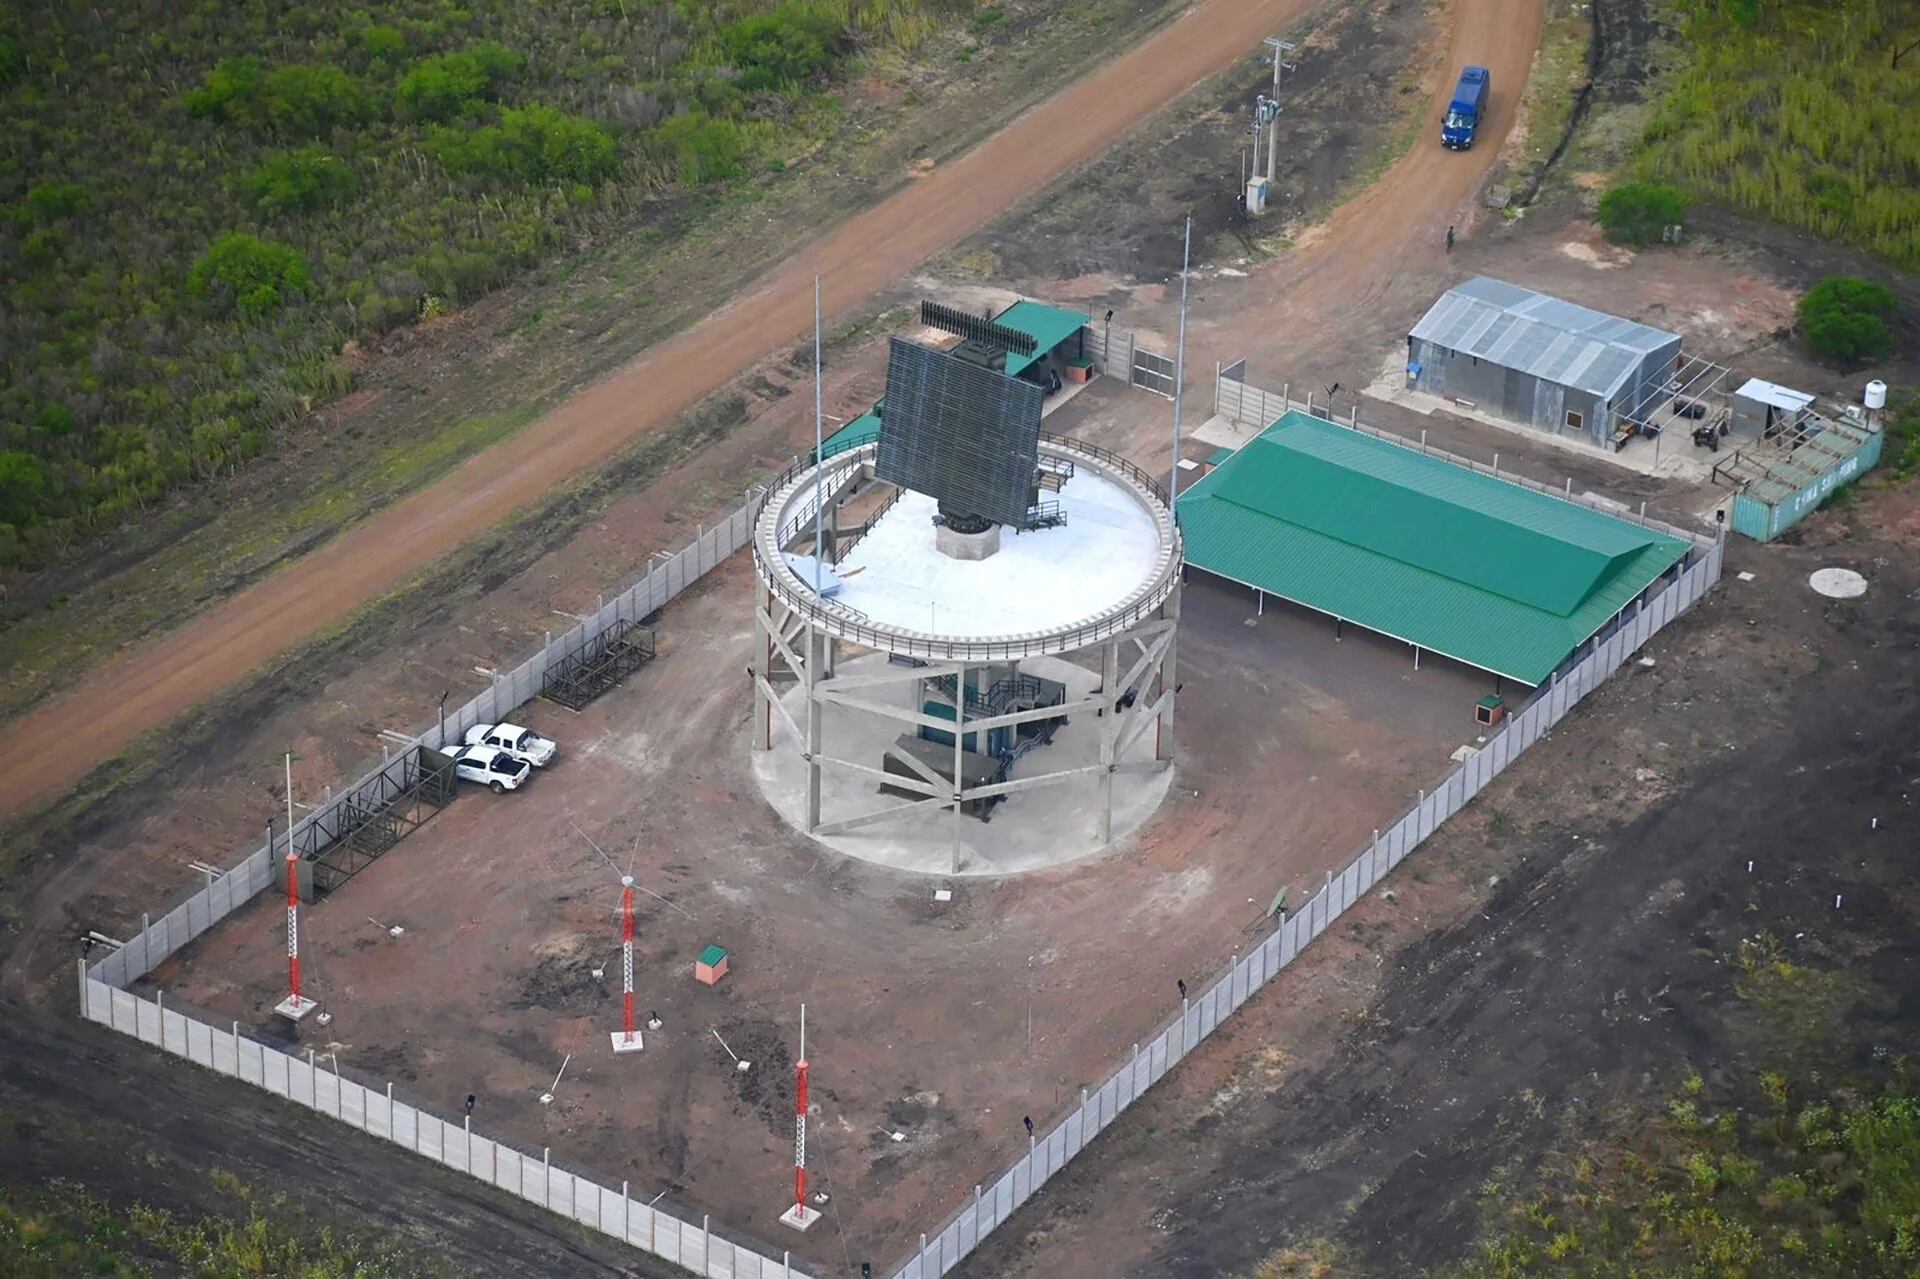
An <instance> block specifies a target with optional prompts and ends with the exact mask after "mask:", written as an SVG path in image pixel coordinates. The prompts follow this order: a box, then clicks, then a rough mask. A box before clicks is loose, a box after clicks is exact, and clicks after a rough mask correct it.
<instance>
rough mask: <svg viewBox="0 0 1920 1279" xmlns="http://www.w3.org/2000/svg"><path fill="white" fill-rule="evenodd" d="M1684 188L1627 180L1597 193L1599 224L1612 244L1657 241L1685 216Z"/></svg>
mask: <svg viewBox="0 0 1920 1279" xmlns="http://www.w3.org/2000/svg"><path fill="white" fill-rule="evenodd" d="M1690 203H1691V201H1690V200H1689V199H1688V198H1687V195H1686V193H1685V192H1683V191H1680V190H1678V189H1676V188H1674V187H1670V186H1662V185H1661V184H1660V183H1657V182H1629V183H1627V184H1625V185H1624V186H1617V187H1615V188H1614V189H1613V190H1611V191H1609V192H1607V193H1606V194H1605V195H1603V196H1601V197H1600V210H1599V217H1600V225H1601V226H1603V227H1605V228H1606V231H1607V238H1608V239H1609V240H1612V241H1613V242H1614V243H1615V244H1657V243H1659V242H1660V237H1661V234H1662V233H1663V232H1664V231H1665V230H1666V228H1668V227H1670V226H1679V225H1680V224H1681V223H1682V222H1684V221H1685V220H1686V216H1687V206H1688V204H1690Z"/></svg>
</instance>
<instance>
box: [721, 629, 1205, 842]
mask: <svg viewBox="0 0 1920 1279" xmlns="http://www.w3.org/2000/svg"><path fill="white" fill-rule="evenodd" d="M885 669H886V658H885V657H882V656H880V655H878V654H869V655H867V656H864V657H859V658H855V659H854V660H852V661H847V662H842V663H841V664H840V666H839V671H840V673H841V674H843V675H853V674H865V673H872V672H879V671H883V670H885ZM1020 669H1021V670H1022V671H1023V672H1025V673H1027V674H1030V675H1038V676H1041V677H1042V678H1045V679H1051V680H1058V681H1060V682H1061V683H1063V684H1065V685H1066V686H1067V700H1068V701H1069V702H1071V701H1074V700H1076V699H1078V698H1083V697H1085V696H1086V695H1087V694H1088V693H1090V692H1092V690H1093V689H1094V688H1095V687H1096V686H1097V685H1098V684H1099V683H1100V677H1099V675H1097V674H1096V673H1095V672H1093V671H1089V670H1086V669H1085V668H1083V667H1080V666H1076V665H1074V664H1073V663H1072V662H1068V661H1064V660H1062V659H1060V658H1054V657H1035V658H1028V659H1026V660H1025V661H1023V662H1021V663H1020ZM901 674H903V675H904V674H906V672H905V671H902V672H901ZM915 687H916V685H915V684H914V683H912V682H911V681H910V680H902V681H901V682H900V683H898V684H887V685H880V686H877V687H874V688H870V689H866V690H864V691H863V693H862V696H863V697H865V698H867V699H868V700H871V701H876V702H878V701H882V700H885V701H887V702H888V703H889V704H895V705H899V706H902V707H910V706H911V704H912V698H913V690H914V688H915ZM783 704H784V705H785V706H786V708H787V713H788V714H789V715H791V716H792V717H793V720H794V722H795V723H797V724H801V725H803V726H804V725H805V723H806V713H807V706H806V698H805V697H804V695H803V694H802V693H801V691H800V689H799V688H798V687H795V688H793V689H790V690H789V691H788V692H787V694H786V695H785V697H784V698H783ZM823 710H824V712H825V715H826V720H825V722H824V723H823V725H822V728H821V741H822V744H823V748H824V750H825V753H827V754H829V755H832V756H834V757H836V758H839V759H848V760H852V761H854V762H855V763H861V764H866V765H867V766H868V767H871V768H879V767H880V766H881V763H880V761H881V757H882V755H883V754H884V752H885V751H886V749H887V747H889V746H891V745H892V744H893V740H894V739H895V738H896V737H898V736H899V735H900V734H901V733H902V732H903V731H911V730H910V728H909V726H908V725H905V724H902V723H900V722H899V721H898V720H892V719H884V718H882V717H880V716H878V715H869V714H864V713H862V712H860V711H857V710H853V709H850V708H848V707H845V706H836V705H827V706H825V707H824V708H823ZM1099 726H1100V720H1099V719H1098V718H1097V717H1096V716H1094V715H1093V714H1091V713H1090V712H1083V713H1081V714H1077V715H1074V716H1072V717H1070V718H1069V720H1068V722H1067V723H1066V725H1065V726H1063V727H1062V728H1061V729H1060V730H1059V731H1058V732H1057V733H1055V734H1054V738H1053V744H1052V745H1050V746H1042V747H1039V748H1037V749H1035V750H1034V751H1032V752H1031V753H1029V754H1028V755H1026V756H1025V757H1024V758H1023V759H1021V760H1020V762H1019V763H1018V764H1016V765H1015V766H1014V770H1013V780H1015V781H1018V780H1020V779H1022V778H1028V777H1037V776H1040V775H1041V774H1044V773H1053V772H1061V771H1064V770H1067V769H1072V768H1081V767H1085V766H1086V765H1089V764H1093V763H1096V762H1097V761H1098V760H1099V758H1100V728H1099ZM1153 754H1154V730H1153V729H1152V728H1146V729H1144V730H1142V731H1141V733H1140V735H1139V737H1137V738H1136V739H1135V740H1134V742H1133V743H1132V745H1131V747H1130V748H1129V749H1128V750H1127V751H1126V752H1125V754H1124V755H1123V756H1122V758H1121V760H1120V761H1119V762H1121V763H1128V762H1145V761H1149V760H1151V759H1152V758H1153ZM752 763H753V774H754V778H755V780H757V781H758V782H759V783H760V789H761V791H762V793H764V794H765V795H766V798H767V802H768V803H769V804H771V805H772V806H773V807H774V809H775V811H777V812H778V813H779V814H780V816H781V817H782V818H783V819H785V821H786V822H787V824H788V825H790V826H792V827H793V828H794V829H795V830H801V829H802V828H803V826H804V824H805V821H806V789H807V764H806V761H805V760H804V759H802V758H801V753H800V744H799V743H798V742H796V741H795V740H794V737H793V734H792V733H791V732H790V731H789V730H788V728H787V725H786V721H785V719H784V718H783V717H781V716H779V715H775V716H774V717H773V749H772V750H770V751H759V752H754V753H753V760H752ZM1172 784H1173V770H1172V769H1171V768H1166V769H1161V770H1159V771H1157V772H1151V773H1117V774H1115V775H1114V779H1113V826H1112V830H1113V840H1114V841H1116V842H1117V841H1119V840H1121V839H1124V838H1126V837H1127V836H1128V835H1130V834H1132V833H1133V832H1134V831H1135V830H1137V829H1139V828H1140V826H1141V825H1143V824H1144V823H1145V822H1146V820H1147V818H1149V817H1151V816H1152V815H1153V812H1154V810H1155V809H1156V808H1158V807H1159V806H1160V801H1161V800H1163V799H1165V798H1166V795H1167V790H1168V788H1169V787H1171V786H1172ZM820 792H821V793H820V815H821V820H822V821H823V822H835V821H843V820H845V819H847V818H849V817H859V816H864V815H865V814H867V813H875V812H879V811H880V810H881V809H883V808H890V807H893V806H895V805H897V804H899V803H901V802H902V801H901V800H899V799H897V798H895V797H892V796H887V795H882V794H880V790H879V783H878V782H877V781H876V780H875V779H874V778H872V777H869V776H866V775H864V774H860V773H854V772H852V771H850V770H848V769H842V768H835V767H833V766H832V765H827V766H826V767H824V768H823V769H822V770H821V777H820ZM1100 794H1101V787H1100V780H1099V777H1098V776H1097V775H1096V774H1086V775H1083V776H1079V777H1074V778H1070V779H1068V780H1066V781H1062V782H1059V783H1056V784H1053V785H1050V786H1041V787H1036V788H1034V789H1033V790H1030V791H1017V792H1015V793H1014V794H1012V795H1009V796H1008V797H1007V799H1006V801H1005V802H1004V803H1001V804H998V805H995V806H994V809H993V813H992V818H991V820H989V821H985V822H982V821H980V820H978V819H977V818H973V817H962V818H960V827H959V847H958V850H957V852H956V849H955V846H954V817H953V808H952V806H951V805H943V806H940V807H933V806H931V805H929V806H928V807H927V808H925V809H921V810H913V811H909V812H905V813H902V814H901V815H900V816H899V817H898V818H895V819H892V820H890V821H885V822H879V823H876V824H874V825H872V826H863V827H860V828H859V829H857V830H851V831H847V832H844V833H842V834H834V835H824V836H816V837H815V838H817V839H818V840H819V842H820V843H822V844H825V845H826V846H827V847H828V848H831V849H833V850H834V851H835V852H839V853H844V854H846V855H847V856H849V857H857V858H859V859H860V860H861V861H866V862H873V863H876V864H878V865H881V866H890V867H892V868H894V869H895V870H906V871H914V872H916V873H919V874H923V875H942V876H946V875H969V876H978V875H1017V874H1021V873H1023V872H1027V871H1034V870H1042V869H1046V868H1049V867H1053V866H1063V865H1066V864H1067V863H1069V862H1075V861H1079V860H1080V859H1082V858H1084V857H1090V856H1092V855H1093V854H1095V853H1097V852H1099V851H1100V850H1101V849H1102V848H1104V847H1106V846H1107V845H1106V844H1104V843H1102V842H1101V841H1100V840H1099V838H1098V836H1097V833H1096V832H1097V831H1098V818H1099V813H1100V802H1101V800H1100ZM956 863H957V864H956Z"/></svg>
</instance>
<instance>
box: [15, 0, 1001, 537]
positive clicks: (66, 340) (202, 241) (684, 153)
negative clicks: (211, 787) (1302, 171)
mask: <svg viewBox="0 0 1920 1279" xmlns="http://www.w3.org/2000/svg"><path fill="white" fill-rule="evenodd" d="M930 3H934V4H937V5H938V8H937V10H936V9H930V8H923V7H922V3H921V0H805V2H804V3H800V2H796V0H784V2H778V3H776V0H736V2H735V3H731V4H728V5H724V6H719V5H705V4H691V3H678V4H671V5H667V4H649V3H638V2H634V3H627V2H626V0H555V2H554V3H547V4H539V5H527V4H510V3H507V2H506V0H473V3H470V4H465V5H456V4H453V3H450V2H449V0H374V2H373V3H348V2H347V0H320V2H318V3H305V4H296V3H293V0H269V2H268V3H264V4H259V5H250V6H244V7H243V8H241V9H239V10H235V9H234V8H233V7H232V6H229V5H226V4H222V3H218V0H188V2H187V3H181V4H168V5H162V6H158V7H154V6H142V5H132V4H125V3H107V4H98V5H51V6H8V7H6V8H4V9H0V55H4V56H0V127H4V128H5V130H6V133H7V136H8V138H9V142H10V144H11V145H9V146H8V147H7V148H5V150H4V152H0V277H3V278H4V280H5V286H4V287H5V289H6V293H5V301H4V305H0V570H5V569H18V568H33V567H35V566H38V565H42V564H45V563H47V562H49V561H50V560H51V559H53V558H55V557H57V556H59V555H61V554H62V553H64V552H66V551H68V550H70V549H72V548H73V547H75V546H76V545H85V544H87V543H88V542H89V541H90V539H93V538H96V537H98V536H99V535H100V534H101V533H102V532H103V531H106V530H109V529H112V528H115V527H116V526H118V525H120V524H121V523H122V522H124V521H126V520H129V519H135V518H138V517H140V516H143V515H146V514H148V513H150V512H151V511H152V510H154V509H155V507H156V505H157V504H158V503H160V502H161V501H163V500H164V499H165V498H166V497H167V496H168V495H169V494H170V493H172V492H174V491H175V490H177V489H180V488H182V487H187V486H193V485H203V486H204V485H210V484H214V483H216V482H218V481H221V480H223V479H224V478H226V477H228V476H231V475H232V474H233V473H234V472H235V471H237V470H238V469H240V468H242V467H244V466H245V465H246V464H247V463H248V461H249V460H250V459H252V458H254V457H257V456H258V455H260V454H262V453H264V452H266V451H268V450H269V449H271V448H272V447H274V445H275V443H276V440H277V437H278V436H279V435H280V434H281V433H282V432H284V431H286V430H288V429H290V428H291V427H293V426H294V425H295V424H296V423H298V424H301V425H302V426H303V427H304V426H305V425H306V424H308V423H310V421H311V419H310V418H308V417H307V412H308V410H309V409H310V408H311V407H312V406H313V405H315V404H317V403H322V402H325V401H326V400H328V399H330V398H333V397H335V396H338V395H340V394H341V393H343V392H344V391H346V390H347V389H348V388H349V387H350V385H351V381H352V375H351V373H350V372H349V370H348V369H347V368H346V367H344V366H343V365H342V363H341V362H340V361H339V360H338V359H337V356H338V353H339V352H340V350H341V348H342V347H343V345H344V344H345V343H346V342H347V341H349V340H352V339H362V340H367V339H371V338H374V337H377V336H379V335H381V334H383V333H386V332H388V331H390V330H392V329H394V328H396V327H400V326H404V325H408V324H411V323H413V322H414V321H415V320H417V319H419V318H420V317H421V316H422V315H423V314H427V315H431V314H438V313H444V312H445V311H446V310H448V309H450V308H458V307H462V306H465V305H467V304H469V303H471V302H472V301H474V300H475V299H477V298H479V297H481V296H482V295H484V294H486V293H488V292H490V291H491V290H493V289H496V288H498V287H499V286H500V285H502V284H504V283H507V282H509V281H512V280H516V279H518V278H520V277H521V276H522V275H523V273H524V272H525V271H526V270H527V269H528V268H529V267H532V266H535V265H537V264H541V263H544V262H548V261H551V260H554V259H555V258H556V257H560V256H564V255H566V254H567V253H568V252H570V251H572V250H574V249H575V248H577V247H578V246H579V245H580V244H581V243H583V242H585V241H586V240H588V239H589V238H591V237H594V236H600V235H605V234H606V233H608V232H609V231H611V230H614V229H616V228H619V229H628V228H631V227H632V226H633V224H634V223H636V222H640V223H645V222H648V221H650V220H662V221H668V222H671V221H672V220H673V219H674V218H676V217H678V216H679V214H680V210H681V206H682V205H683V204H684V203H685V202H686V201H687V200H688V199H689V198H690V197H691V194H692V192H693V191H694V189H695V188H702V189H705V188H720V189H725V188H726V187H728V186H729V185H731V184H735V183H738V182H740V181H743V180H746V179H751V178H754V177H756V176H758V175H760V174H762V173H765V172H767V171H768V170H769V169H771V168H772V167H774V162H775V161H781V162H782V163H783V164H784V161H785V159H786V158H787V154H788V153H790V152H792V151H794V150H796V149H798V148H800V147H803V146H804V145H806V144H807V143H808V142H809V141H810V140H813V139H817V138H819V137H821V136H823V135H824V134H825V133H826V132H828V131H830V130H831V129H832V128H833V127H834V126H835V123H836V121H837V119H838V108H837V104H836V100H835V98H834V96H833V90H834V89H835V87H836V84H837V82H838V81H839V80H841V79H842V78H844V77H845V76H847V75H849V74H851V73H852V72H853V71H854V70H855V69H856V68H857V67H858V65H859V63H860V60H861V58H862V57H864V56H867V55H869V54H871V53H873V52H875V51H885V52H887V53H889V54H893V55H897V56H902V57H904V56H906V55H907V54H909V53H911V51H913V50H915V49H917V48H919V47H920V45H921V44H922V43H923V42H924V41H925V40H926V39H927V38H928V37H929V35H931V34H933V33H934V32H935V31H936V30H937V29H938V23H937V22H936V17H935V13H936V12H939V13H944V14H947V15H948V17H949V19H950V20H952V21H954V22H956V23H957V20H958V19H959V17H960V14H959V12H957V10H956V6H953V5H944V4H938V0H930ZM964 8H966V6H965V5H961V6H958V9H964ZM706 194H707V195H708V196H709V197H710V196H711V195H712V194H713V193H712V192H711V191H707V192H706Z"/></svg>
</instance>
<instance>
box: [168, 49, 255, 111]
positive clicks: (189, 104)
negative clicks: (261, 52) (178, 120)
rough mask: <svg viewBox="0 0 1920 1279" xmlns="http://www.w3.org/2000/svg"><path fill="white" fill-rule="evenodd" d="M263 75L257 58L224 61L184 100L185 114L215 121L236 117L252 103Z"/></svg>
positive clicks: (208, 73)
mask: <svg viewBox="0 0 1920 1279" xmlns="http://www.w3.org/2000/svg"><path fill="white" fill-rule="evenodd" d="M264 74H265V70H264V68H263V67H262V66H261V64H260V59H258V58H228V59H226V60H225V61H223V62H222V63H221V64H220V65H219V66H217V67H215V68H214V69H213V70H211V71H209V72H207V74H206V78H205V79H204V80H203V81H201V84H200V87H199V88H198V89H195V90H193V91H192V92H190V93H188V94H187V96H186V97H185V98H184V99H183V102H184V103H185V105H186V108H187V114H188V115H192V116H198V117H200V118H202V119H216V120H217V119H225V118H228V117H230V116H233V115H236V114H238V113H239V112H240V111H241V110H243V109H244V108H245V107H246V106H247V104H249V103H251V102H252V101H253V98H254V95H255V94H256V93H257V92H258V91H259V87H260V78H261V76H262V75H264Z"/></svg>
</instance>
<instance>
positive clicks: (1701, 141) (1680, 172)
mask: <svg viewBox="0 0 1920 1279" xmlns="http://www.w3.org/2000/svg"><path fill="white" fill-rule="evenodd" d="M1681 37H1682V41H1683V45H1684V47H1685V48H1686V49H1688V50H1689V51H1690V57H1689V61H1688V63H1687V65H1686V66H1684V67H1683V68H1682V69H1680V70H1679V71H1678V72H1676V73H1675V74H1674V75H1673V76H1672V77H1671V78H1670V80H1669V82H1668V84H1667V86H1666V88H1665V89H1664V91H1663V92H1662V94H1661V95H1660V98H1659V101H1658V103H1657V105H1656V107H1655V109H1654V111H1653V114H1652V117H1651V119H1650V121H1649V123H1648V125H1647V128H1646V131H1645V133H1644V135H1643V137H1642V139H1641V143H1640V147H1639V154H1638V157H1637V160H1636V167H1637V169H1638V170H1639V172H1640V175H1641V176H1643V177H1647V178H1651V179H1655V180H1659V181H1666V182H1673V183H1676V184H1678V185H1680V186H1683V187H1685V188H1687V189H1689V190H1691V191H1693V192H1694V193H1696V194H1698V195H1701V196H1704V197H1710V198H1713V199H1716V200H1720V201H1724V202H1725V203H1727V204H1729V205H1732V206H1733V207H1734V208H1737V209H1741V210H1744V211H1746V212H1748V213H1753V214H1758V215H1760V216H1762V217H1766V218H1769V219H1772V220H1773V221H1776V222H1780V223H1784V224H1785V225H1787V226H1791V227H1795V228H1798V229H1800V230H1803V231H1809V232H1812V233H1814V234H1816V235H1820V236H1824V237H1826V238H1828V239H1833V240H1838V241H1841V242H1844V243H1847V244H1852V245H1855V246H1858V247H1859V248H1862V249H1866V250H1868V251H1869V252H1871V253H1874V254H1877V255H1878V256H1880V257H1882V258H1885V259H1886V260H1887V261H1889V262H1892V263H1894V264H1895V265H1897V266H1900V267H1903V268H1905V269H1906V270H1909V271H1913V270H1920V128H1916V127H1915V124H1914V122H1915V120H1917V119H1920V61H1916V59H1920V52H1916V53H1912V54H1909V55H1908V56H1907V58H1906V59H1905V60H1903V62H1902V65H1901V66H1900V67H1899V68H1897V69H1896V68H1895V67H1893V65H1892V49H1893V48H1894V47H1895V45H1896V44H1899V45H1904V44H1906V43H1909V42H1911V41H1913V40H1914V39H1916V38H1920V7H1916V6H1915V5H1913V4H1912V3H1911V0H1819V2H1818V3H1814V2H1811V0H1779V2H1769V3H1764V4H1763V3H1759V2H1758V0H1692V2H1691V3H1687V4H1684V5H1683V6H1682V9H1681Z"/></svg>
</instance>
